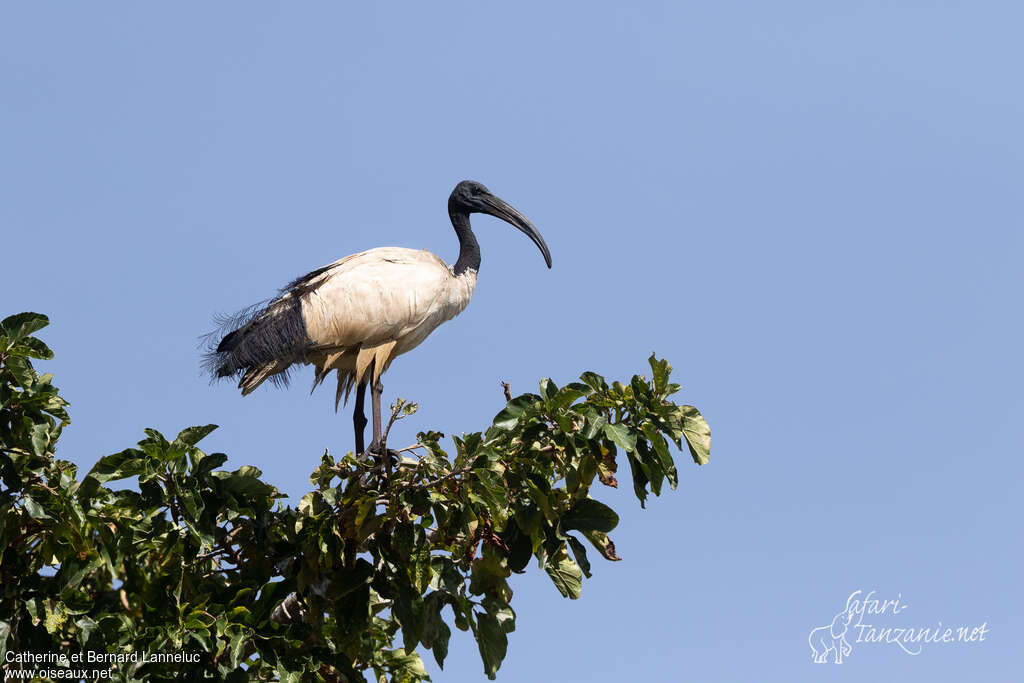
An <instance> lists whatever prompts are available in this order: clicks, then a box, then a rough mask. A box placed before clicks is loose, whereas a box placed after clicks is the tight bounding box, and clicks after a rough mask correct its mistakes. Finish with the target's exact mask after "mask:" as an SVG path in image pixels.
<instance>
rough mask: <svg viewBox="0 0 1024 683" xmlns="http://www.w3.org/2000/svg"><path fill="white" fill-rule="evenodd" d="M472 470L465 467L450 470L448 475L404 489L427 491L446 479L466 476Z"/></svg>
mask: <svg viewBox="0 0 1024 683" xmlns="http://www.w3.org/2000/svg"><path fill="white" fill-rule="evenodd" d="M472 469H473V468H472V467H468V466H467V467H463V468H461V469H457V470H452V471H451V472H449V473H448V474H445V475H443V476H440V477H438V478H437V479H431V480H430V481H424V482H421V483H419V484H409V485H408V486H407V487H406V488H410V489H427V488H430V487H431V486H436V485H437V484H440V483H441V482H443V481H447V480H448V479H451V478H452V477H454V476H456V475H458V474H466V473H467V472H469V471H470V470H472Z"/></svg>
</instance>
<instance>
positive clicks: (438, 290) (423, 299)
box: [207, 181, 551, 450]
mask: <svg viewBox="0 0 1024 683" xmlns="http://www.w3.org/2000/svg"><path fill="white" fill-rule="evenodd" d="M474 212H482V213H488V214H491V215H494V216H497V217H499V218H501V219H502V220H505V221H507V222H509V223H511V224H512V225H514V226H515V227H517V228H519V229H520V230H522V231H523V232H524V233H526V234H527V235H528V236H529V237H530V239H532V240H533V241H534V243H535V244H536V245H537V246H538V247H539V248H540V250H541V253H542V254H544V259H545V261H546V263H547V265H548V267H549V268H550V267H551V256H550V253H549V252H548V248H547V245H546V244H544V240H543V238H542V237H541V236H540V233H539V232H537V230H536V228H534V227H533V225H532V224H531V223H530V222H529V221H528V220H527V219H526V218H525V217H524V216H523V215H522V214H520V213H519V212H518V211H516V210H515V209H514V208H512V207H511V206H509V205H508V204H506V203H505V202H504V201H502V200H500V199H498V198H497V197H495V196H494V195H492V194H491V193H490V192H489V191H488V190H487V188H485V187H484V186H483V185H481V184H479V183H475V182H472V181H463V182H461V183H459V184H458V185H457V186H456V187H455V190H453V191H452V194H451V196H450V197H449V199H448V214H449V217H450V218H451V221H452V225H453V226H454V228H455V232H456V234H457V235H458V238H459V247H460V248H459V259H458V261H457V262H456V263H455V265H454V266H449V265H447V264H446V263H445V262H444V261H442V260H441V259H440V258H438V257H437V256H435V255H434V254H431V253H430V252H428V251H422V250H417V249H406V248H403V247H379V248H377V249H370V250H369V251H364V252H360V253H358V254H352V255H351V256H346V257H344V258H342V259H339V260H337V261H335V262H334V263H331V264H329V265H327V266H324V267H322V268H318V269H317V270H314V271H313V272H311V273H309V274H307V275H305V276H303V277H301V278H298V279H297V280H295V281H294V282H292V283H291V284H289V285H288V286H287V287H285V288H284V289H282V290H281V294H280V296H278V297H277V298H276V299H274V300H272V301H270V302H269V303H267V304H266V305H264V306H260V307H256V308H255V309H250V310H249V311H248V312H247V313H244V314H242V315H241V316H240V317H238V318H236V319H234V320H233V321H232V322H233V324H232V325H231V327H235V328H236V329H234V330H232V331H230V332H229V333H228V334H226V335H225V336H224V337H223V339H221V340H220V343H219V344H218V345H217V347H216V349H215V350H213V351H212V352H211V353H210V354H209V355H208V359H207V362H208V367H209V369H210V370H211V371H212V372H213V373H214V375H215V376H216V377H228V376H235V375H240V376H241V377H240V380H239V383H238V386H239V388H240V389H241V390H242V394H243V395H245V394H249V393H251V392H252V391H253V390H255V389H256V388H257V387H258V386H259V385H260V384H262V383H263V382H264V381H266V380H267V379H271V380H278V379H283V378H285V377H286V374H285V373H287V371H288V370H289V369H290V368H291V367H292V366H293V365H295V364H302V363H308V364H311V365H313V366H314V368H315V378H314V383H313V386H314V388H315V387H316V386H317V385H319V384H320V383H321V382H323V381H324V380H325V379H326V378H327V376H328V375H329V374H330V373H331V372H332V371H333V372H336V373H337V390H336V392H335V406H337V405H338V403H339V402H340V401H341V400H342V398H347V397H348V395H349V393H350V392H351V391H352V389H353V388H358V393H357V405H356V419H355V421H356V444H357V449H358V450H361V447H362V432H361V426H360V424H362V425H365V423H366V418H365V416H362V398H363V389H364V388H365V386H367V385H369V386H370V387H371V390H372V391H373V392H374V404H373V409H374V416H373V417H374V440H375V443H376V445H377V446H380V445H381V444H379V443H377V442H378V441H379V440H380V414H379V397H380V390H381V389H380V382H379V379H380V375H381V374H382V373H383V372H385V371H386V370H387V369H388V367H389V366H390V365H391V362H392V361H393V360H394V359H395V358H397V357H398V356H400V355H402V354H403V353H406V352H407V351H411V350H412V349H414V348H416V347H417V346H418V345H419V344H420V343H421V342H422V341H423V340H424V339H426V338H427V336H428V335H429V334H430V333H431V332H433V331H434V329H435V328H436V327H437V326H438V325H440V324H441V323H443V322H445V321H447V320H451V319H452V318H454V317H455V316H456V315H458V314H459V313H461V312H462V311H463V310H464V309H465V308H466V305H467V304H468V303H469V300H470V298H471V297H472V296H473V290H474V288H475V287H476V278H477V271H478V270H479V267H480V250H479V245H478V244H477V241H476V237H475V236H474V234H473V231H472V230H471V229H470V225H469V214H470V213H474Z"/></svg>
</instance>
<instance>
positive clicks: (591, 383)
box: [580, 371, 608, 391]
mask: <svg viewBox="0 0 1024 683" xmlns="http://www.w3.org/2000/svg"><path fill="white" fill-rule="evenodd" d="M580 379H581V380H583V383H584V384H586V385H587V386H588V387H590V388H591V389H593V390H594V391H604V390H607V389H608V383H607V382H605V381H604V377H602V376H601V375H599V374H597V373H595V372H589V371H587V372H584V373H583V374H582V375H580Z"/></svg>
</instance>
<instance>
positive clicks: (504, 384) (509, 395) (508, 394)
mask: <svg viewBox="0 0 1024 683" xmlns="http://www.w3.org/2000/svg"><path fill="white" fill-rule="evenodd" d="M501 388H502V389H503V390H504V391H505V400H506V401H511V400H512V387H510V386H509V385H508V382H502V383H501Z"/></svg>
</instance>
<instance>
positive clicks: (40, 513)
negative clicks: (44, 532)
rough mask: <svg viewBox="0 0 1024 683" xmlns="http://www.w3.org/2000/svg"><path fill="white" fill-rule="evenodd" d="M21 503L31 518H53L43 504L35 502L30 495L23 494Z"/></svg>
mask: <svg viewBox="0 0 1024 683" xmlns="http://www.w3.org/2000/svg"><path fill="white" fill-rule="evenodd" d="M22 503H23V504H24V505H25V512H27V513H28V514H29V515H30V516H31V517H32V518H33V519H53V517H51V516H50V515H48V514H47V513H46V510H44V509H43V506H42V505H40V504H39V503H37V502H36V501H35V499H34V498H32V497H31V496H25V497H24V498H23V499H22ZM44 559H49V558H44Z"/></svg>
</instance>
